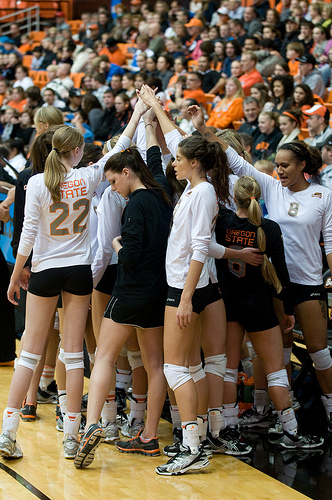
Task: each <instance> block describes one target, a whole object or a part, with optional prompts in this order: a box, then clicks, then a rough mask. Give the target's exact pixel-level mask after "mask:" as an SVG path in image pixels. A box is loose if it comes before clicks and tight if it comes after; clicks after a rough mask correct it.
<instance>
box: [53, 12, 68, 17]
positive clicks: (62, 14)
mask: <svg viewBox="0 0 332 500" xmlns="http://www.w3.org/2000/svg"><path fill="white" fill-rule="evenodd" d="M55 17H66V16H65V15H64V13H63V12H61V11H59V12H57V13H56V14H55Z"/></svg>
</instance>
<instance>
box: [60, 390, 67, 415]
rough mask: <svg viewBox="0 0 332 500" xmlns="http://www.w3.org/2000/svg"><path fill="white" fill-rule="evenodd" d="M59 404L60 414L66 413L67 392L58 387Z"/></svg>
mask: <svg viewBox="0 0 332 500" xmlns="http://www.w3.org/2000/svg"><path fill="white" fill-rule="evenodd" d="M58 395H59V405H60V410H61V413H62V415H65V414H66V413H67V394H66V391H65V390H63V389H58Z"/></svg>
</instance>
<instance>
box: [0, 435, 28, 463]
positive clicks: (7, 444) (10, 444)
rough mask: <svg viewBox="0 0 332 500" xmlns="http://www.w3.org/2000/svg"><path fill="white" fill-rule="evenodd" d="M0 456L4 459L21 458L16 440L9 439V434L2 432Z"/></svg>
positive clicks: (20, 451) (21, 454)
mask: <svg viewBox="0 0 332 500" xmlns="http://www.w3.org/2000/svg"><path fill="white" fill-rule="evenodd" d="M0 455H1V456H2V457H4V458H22V457H23V453H22V450H21V448H20V445H19V444H18V442H17V441H16V439H12V438H11V437H10V433H9V432H7V431H4V432H2V433H1V436H0Z"/></svg>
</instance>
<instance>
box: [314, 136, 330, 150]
mask: <svg viewBox="0 0 332 500" xmlns="http://www.w3.org/2000/svg"><path fill="white" fill-rule="evenodd" d="M317 147H319V148H324V147H327V148H331V149H332V135H329V136H328V138H327V139H325V141H324V142H322V143H320V144H319V145H317Z"/></svg>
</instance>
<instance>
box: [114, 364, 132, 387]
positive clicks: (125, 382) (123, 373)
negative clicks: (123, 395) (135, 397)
mask: <svg viewBox="0 0 332 500" xmlns="http://www.w3.org/2000/svg"><path fill="white" fill-rule="evenodd" d="M130 382H131V370H122V369H121V368H117V369H116V387H117V389H124V390H125V391H126V392H128V387H129V384H130Z"/></svg>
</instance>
